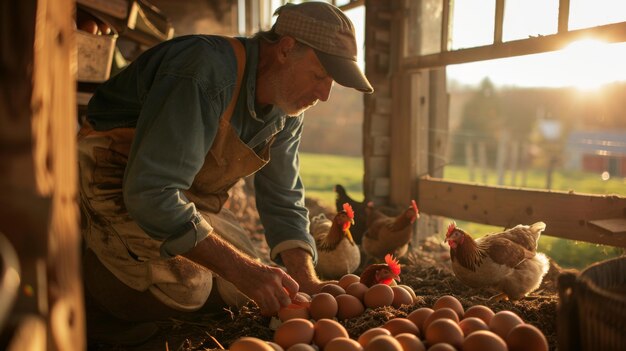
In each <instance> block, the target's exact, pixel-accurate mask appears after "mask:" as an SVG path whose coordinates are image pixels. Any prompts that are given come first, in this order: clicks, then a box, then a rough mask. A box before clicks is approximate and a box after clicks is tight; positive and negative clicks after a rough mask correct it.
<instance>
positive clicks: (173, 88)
mask: <svg viewBox="0 0 626 351" xmlns="http://www.w3.org/2000/svg"><path fill="white" fill-rule="evenodd" d="M277 14H278V18H277V20H276V23H275V25H274V26H273V27H272V29H271V30H270V31H268V32H261V33H259V34H257V35H256V36H255V37H253V38H237V39H233V38H224V37H217V36H204V35H202V36H201V35H197V36H185V37H180V38H175V39H173V40H170V41H168V42H165V43H162V44H160V45H157V46H156V47H154V48H152V49H150V50H148V51H147V52H145V53H144V54H143V55H141V56H140V57H139V58H138V59H136V60H135V61H134V62H133V63H132V64H131V65H129V67H127V68H126V69H124V70H123V71H122V72H120V73H119V74H118V75H116V76H115V77H113V78H111V79H110V80H109V81H107V82H106V83H104V84H103V85H102V86H101V87H99V89H98V90H97V91H96V93H95V94H94V96H93V98H92V99H91V101H90V102H89V107H88V113H87V121H86V122H85V124H84V125H83V126H82V128H81V130H80V132H79V163H80V164H79V166H80V167H79V169H80V172H81V174H80V177H81V186H80V190H81V206H82V211H83V214H84V217H85V219H86V221H85V224H84V229H83V232H84V238H85V242H86V244H87V247H88V249H87V250H86V254H85V259H84V276H85V290H86V304H87V307H88V310H87V314H88V329H91V330H93V329H94V328H92V326H93V325H94V324H93V323H92V324H91V325H90V324H89V323H90V322H89V314H90V309H91V308H92V307H93V309H92V310H93V311H97V310H102V311H105V312H106V314H108V315H110V316H112V317H115V318H118V319H120V320H123V321H146V320H155V319H159V318H165V317H169V316H174V315H177V314H180V313H185V312H191V311H197V310H199V309H201V308H203V307H206V306H207V305H210V304H215V303H216V301H223V302H224V303H226V304H229V305H235V306H241V305H242V304H243V303H245V302H246V301H247V300H248V298H249V299H251V300H253V301H254V302H255V303H256V304H257V305H258V306H259V308H260V310H261V313H263V314H264V315H273V314H275V313H276V312H277V311H278V309H279V308H280V307H281V306H286V305H287V304H289V303H290V297H293V296H294V295H295V293H296V292H297V291H304V292H307V293H310V294H312V293H316V292H318V291H319V290H320V289H321V287H322V286H323V285H324V282H323V281H320V279H319V278H318V277H317V276H316V274H315V271H314V262H315V260H316V249H315V244H314V241H313V239H312V237H311V235H310V234H309V233H308V225H309V222H308V211H307V209H306V208H305V207H304V189H303V185H302V182H301V180H300V176H299V174H298V169H299V165H298V146H299V143H300V137H301V134H302V123H303V112H304V111H305V110H307V109H308V108H309V107H311V106H313V105H315V104H316V103H317V101H320V100H321V101H326V100H328V98H329V95H330V91H331V88H332V84H333V81H336V82H338V83H339V84H342V85H344V86H348V87H352V88H355V89H358V90H360V91H363V92H367V93H371V92H372V91H373V89H372V87H371V86H370V84H369V82H368V81H367V79H366V78H365V76H364V75H363V73H362V72H361V71H360V69H359V68H358V66H357V64H356V53H357V48H356V41H355V38H354V28H353V25H352V23H351V22H350V20H349V19H348V18H347V17H346V16H345V15H344V14H343V13H342V12H341V11H340V10H339V9H338V8H336V7H334V6H332V5H329V4H326V3H322V2H307V3H302V4H299V5H291V4H288V5H285V6H283V7H281V8H279V9H278V10H277ZM250 174H255V177H254V181H255V191H256V199H257V207H258V210H259V215H260V218H261V221H262V223H263V226H264V228H265V234H266V240H267V242H268V245H269V247H270V249H271V252H270V255H271V259H272V260H274V261H275V262H277V263H278V264H282V265H284V267H285V268H286V271H287V273H286V272H285V271H284V270H282V269H280V268H278V267H273V266H268V265H265V264H262V263H261V262H260V261H259V260H258V259H257V258H256V257H257V254H256V253H255V251H254V247H253V246H252V244H251V242H250V240H249V239H248V237H247V235H246V233H245V231H244V230H243V229H242V228H241V226H240V225H239V224H238V223H237V220H236V219H235V218H234V216H233V214H232V213H231V212H230V211H228V210H227V209H224V208H223V205H224V202H225V201H226V199H227V198H228V195H227V193H226V192H227V191H228V189H229V188H230V187H231V186H232V185H233V184H235V183H236V182H237V180H239V179H240V178H242V177H245V176H248V175H250ZM213 287H216V289H213ZM94 313H95V312H94ZM120 325H121V324H120ZM140 326H141V325H140ZM143 326H145V325H143ZM132 327H136V325H132ZM125 329H126V330H131V329H132V328H131V327H126V326H125ZM144 331H146V330H145V328H144ZM94 333H95V334H97V331H94ZM94 333H92V334H94ZM146 333H148V332H147V331H146ZM104 334H106V333H104ZM131 339H132V337H131Z"/></svg>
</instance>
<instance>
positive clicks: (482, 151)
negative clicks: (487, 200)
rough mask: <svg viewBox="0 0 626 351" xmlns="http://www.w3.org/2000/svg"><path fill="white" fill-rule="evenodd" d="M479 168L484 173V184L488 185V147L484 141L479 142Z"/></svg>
mask: <svg viewBox="0 0 626 351" xmlns="http://www.w3.org/2000/svg"><path fill="white" fill-rule="evenodd" d="M478 167H480V171H481V172H482V173H481V175H482V181H483V184H487V180H488V179H487V145H486V144H485V142H484V141H479V142H478Z"/></svg>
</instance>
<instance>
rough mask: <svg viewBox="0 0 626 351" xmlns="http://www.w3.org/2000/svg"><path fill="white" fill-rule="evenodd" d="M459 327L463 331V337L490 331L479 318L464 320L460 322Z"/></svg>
mask: <svg viewBox="0 0 626 351" xmlns="http://www.w3.org/2000/svg"><path fill="white" fill-rule="evenodd" d="M459 327H461V330H462V331H463V335H465V336H468V335H470V334H471V333H473V332H475V331H477V330H489V326H488V325H487V323H485V322H484V321H483V320H482V319H480V318H478V317H467V318H463V319H462V320H461V321H460V322H459Z"/></svg>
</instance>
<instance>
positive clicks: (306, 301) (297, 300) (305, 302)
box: [291, 291, 311, 308]
mask: <svg viewBox="0 0 626 351" xmlns="http://www.w3.org/2000/svg"><path fill="white" fill-rule="evenodd" d="M291 303H293V304H296V305H300V306H303V307H306V308H309V307H310V306H311V296H309V294H307V293H304V292H300V291H299V292H297V293H296V295H295V296H294V297H293V299H291Z"/></svg>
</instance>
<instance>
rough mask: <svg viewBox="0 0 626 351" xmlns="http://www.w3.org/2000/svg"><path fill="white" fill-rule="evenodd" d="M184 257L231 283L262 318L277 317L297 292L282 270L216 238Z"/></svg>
mask: <svg viewBox="0 0 626 351" xmlns="http://www.w3.org/2000/svg"><path fill="white" fill-rule="evenodd" d="M183 256H184V257H186V258H188V259H190V260H192V261H194V262H196V263H198V264H200V265H202V266H204V267H206V268H208V269H209V270H211V271H212V272H214V273H215V274H217V275H219V276H220V277H222V278H224V279H225V280H227V281H229V282H231V283H233V284H234V285H235V286H236V287H237V289H239V291H241V292H242V293H243V294H245V295H246V296H248V297H249V298H250V299H252V300H253V301H254V302H255V303H256V304H257V305H258V306H259V309H260V310H261V314H263V315H264V316H273V315H276V314H277V313H278V310H279V309H280V308H281V307H285V306H288V305H289V304H290V303H291V298H292V297H294V296H295V294H296V293H297V292H298V289H299V286H298V283H297V282H296V281H295V280H294V279H293V278H292V277H291V276H289V275H288V274H287V273H286V272H285V271H283V270H282V269H280V268H278V267H271V266H267V265H264V264H262V263H260V262H258V261H256V260H254V259H252V258H249V257H248V256H246V255H244V254H242V253H241V252H239V251H238V250H237V249H236V248H235V247H233V246H232V245H231V244H230V243H228V242H226V241H225V240H223V239H222V238H220V237H219V236H217V235H209V236H208V237H207V238H206V239H204V240H202V241H201V242H199V243H198V244H197V245H196V247H194V248H193V249H191V250H190V251H189V252H187V253H185V254H183Z"/></svg>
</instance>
